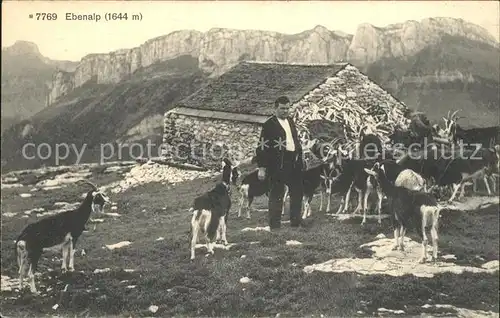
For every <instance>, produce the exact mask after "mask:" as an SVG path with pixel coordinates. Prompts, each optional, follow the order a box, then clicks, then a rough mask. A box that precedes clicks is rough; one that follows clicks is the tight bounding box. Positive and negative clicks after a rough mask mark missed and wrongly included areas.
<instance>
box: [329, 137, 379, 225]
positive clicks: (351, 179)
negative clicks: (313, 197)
mask: <svg viewBox="0 0 500 318" xmlns="http://www.w3.org/2000/svg"><path fill="white" fill-rule="evenodd" d="M346 155H347V153H346V152H345V151H344V150H343V149H342V146H339V147H338V149H337V150H336V152H334V157H335V158H334V165H335V166H334V168H333V169H332V170H334V172H335V174H337V176H336V177H335V178H334V179H333V180H331V183H330V184H331V189H330V193H341V194H344V193H346V195H345V197H343V198H342V200H341V202H340V206H339V208H338V210H337V212H336V214H339V213H340V212H341V211H342V212H347V208H348V205H349V201H350V196H351V191H352V188H353V187H354V189H355V190H356V191H357V192H358V206H357V208H356V209H355V211H354V214H356V213H358V212H360V210H363V221H362V222H361V224H362V225H363V224H365V223H366V210H367V209H368V197H369V195H370V193H371V192H372V191H373V190H375V191H376V192H377V197H378V204H377V209H378V215H379V218H378V222H379V223H382V216H381V209H382V193H381V192H380V187H379V186H378V183H377V180H376V179H375V178H373V177H371V176H370V175H369V174H367V173H366V172H365V171H364V170H363V169H364V168H369V167H372V166H373V164H374V163H375V162H377V161H379V160H380V157H376V159H351V158H347V157H346ZM344 203H345V205H344ZM363 203H364V204H363Z"/></svg>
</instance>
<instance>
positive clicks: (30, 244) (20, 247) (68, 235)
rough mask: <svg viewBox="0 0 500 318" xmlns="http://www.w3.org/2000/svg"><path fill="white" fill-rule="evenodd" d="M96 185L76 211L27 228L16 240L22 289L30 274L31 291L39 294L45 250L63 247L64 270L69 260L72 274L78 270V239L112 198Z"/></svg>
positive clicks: (64, 213)
mask: <svg viewBox="0 0 500 318" xmlns="http://www.w3.org/2000/svg"><path fill="white" fill-rule="evenodd" d="M84 182H86V183H88V184H90V185H91V186H92V190H90V191H89V192H88V193H87V195H86V197H85V199H84V200H83V202H82V204H80V206H79V207H78V208H77V209H76V210H72V211H66V212H62V213H59V214H56V215H52V216H49V217H47V218H44V219H41V220H40V221H38V222H35V223H32V224H29V225H27V226H26V227H25V228H24V229H23V231H22V232H21V234H20V235H19V236H18V238H17V240H16V254H17V263H18V265H19V289H22V288H23V279H24V276H25V274H26V271H27V272H28V273H27V274H28V277H29V279H30V290H31V292H32V293H38V292H37V289H36V287H35V272H36V270H37V265H38V260H39V259H40V256H41V255H42V252H43V249H44V248H49V247H53V246H57V245H59V246H60V247H61V248H62V255H63V257H62V266H61V268H62V270H63V271H66V270H67V268H66V261H67V260H68V258H69V271H74V248H75V246H76V242H77V241H78V238H79V237H80V235H81V234H82V232H83V230H84V229H85V224H86V223H87V221H88V219H89V217H90V213H91V212H92V211H96V212H100V211H102V208H103V206H104V204H105V203H108V202H109V199H108V197H107V196H106V195H105V194H104V193H102V192H100V191H99V190H98V189H97V187H96V186H95V185H93V184H92V183H90V182H88V181H84Z"/></svg>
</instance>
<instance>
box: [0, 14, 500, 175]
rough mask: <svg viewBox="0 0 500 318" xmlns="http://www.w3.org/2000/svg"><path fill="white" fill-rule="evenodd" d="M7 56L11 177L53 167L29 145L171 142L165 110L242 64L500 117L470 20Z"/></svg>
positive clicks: (184, 33) (493, 121)
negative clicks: (327, 67) (368, 84)
mask: <svg viewBox="0 0 500 318" xmlns="http://www.w3.org/2000/svg"><path fill="white" fill-rule="evenodd" d="M2 53H3V54H2V124H3V121H4V116H6V118H14V117H17V121H18V122H17V123H16V124H14V125H12V126H10V127H8V129H4V128H2V150H4V149H6V150H8V151H2V165H3V167H4V168H6V169H12V168H17V167H26V166H30V167H31V166H33V167H36V166H38V165H40V164H50V162H51V160H52V162H53V159H48V160H47V161H46V162H42V161H35V160H31V161H26V160H20V148H21V147H22V144H24V143H25V142H27V141H28V140H29V141H33V142H38V143H40V142H48V143H57V142H68V143H75V144H82V143H86V144H87V145H88V147H92V146H94V147H97V145H98V144H101V143H107V142H110V143H122V142H130V141H141V140H142V141H144V140H146V139H147V138H151V137H152V136H154V137H155V138H156V139H157V140H158V138H159V140H160V141H159V142H161V135H160V134H161V129H162V115H163V113H164V112H165V111H167V110H168V109H170V108H172V107H173V106H174V105H175V103H176V102H178V101H180V100H181V99H182V98H184V97H186V96H188V95H189V94H191V93H193V92H195V91H196V90H197V89H198V88H200V87H202V86H203V85H207V84H209V83H210V81H212V80H213V79H214V78H216V77H217V76H219V75H220V74H222V73H224V72H225V71H227V70H228V69H230V68H231V67H233V66H234V65H236V64H237V63H238V62H239V61H242V60H264V61H276V62H290V63H333V62H339V61H344V62H345V61H347V62H350V63H351V64H353V65H355V66H356V67H358V68H359V69H360V70H361V71H362V72H364V73H365V74H367V75H368V76H369V77H370V78H371V79H372V80H374V81H375V82H377V83H378V84H379V85H381V86H382V87H384V88H385V89H387V90H388V91H389V92H390V93H392V94H393V95H394V96H395V97H397V98H399V99H400V100H401V101H403V102H405V103H406V104H407V105H408V106H409V107H411V108H414V109H418V110H422V111H424V112H426V113H427V114H428V116H429V118H430V119H431V120H432V121H438V120H439V119H440V118H441V117H442V116H443V115H444V114H446V113H447V112H448V110H455V109H461V110H462V112H461V114H462V116H465V117H467V120H466V119H463V121H464V123H463V125H464V126H465V127H467V126H491V125H498V121H499V119H498V115H499V114H498V113H499V76H500V65H499V64H500V62H499V56H500V49H499V43H498V42H497V41H496V40H495V39H494V37H493V36H491V34H489V33H488V32H487V31H486V30H485V29H484V28H482V27H480V26H477V25H474V24H472V23H469V22H467V21H463V20H460V19H452V18H428V19H424V20H422V21H420V22H417V21H406V22H404V23H399V24H394V25H389V26H386V27H383V28H380V27H375V26H373V25H370V24H366V23H365V24H361V25H359V26H358V29H357V31H356V33H355V34H346V33H343V32H340V31H331V30H328V29H326V28H325V27H323V26H319V25H318V26H316V27H314V28H313V29H311V30H306V31H304V32H301V33H298V34H291V35H290V34H281V33H277V32H271V31H259V30H233V29H221V28H214V29H211V30H209V31H207V32H199V31H193V30H181V31H175V32H172V33H170V34H168V35H165V36H161V37H157V38H154V39H150V40H148V41H146V42H145V43H144V44H142V45H140V46H139V47H136V48H132V49H122V50H118V51H114V52H110V53H108V54H89V55H87V56H85V57H83V58H82V59H81V61H80V62H68V61H53V60H50V59H47V58H46V57H43V56H42V55H41V54H40V53H39V52H38V48H37V47H36V45H35V44H33V43H27V42H17V43H16V44H14V45H13V46H11V47H9V48H5V49H2ZM4 69H5V71H4ZM4 114H5V115H4ZM6 153H7V154H6ZM4 154H6V155H4ZM87 159H88V160H95V157H93V155H92V154H90V153H89V157H88V158H87ZM71 160H73V161H74V158H71V157H70V158H68V161H69V162H71Z"/></svg>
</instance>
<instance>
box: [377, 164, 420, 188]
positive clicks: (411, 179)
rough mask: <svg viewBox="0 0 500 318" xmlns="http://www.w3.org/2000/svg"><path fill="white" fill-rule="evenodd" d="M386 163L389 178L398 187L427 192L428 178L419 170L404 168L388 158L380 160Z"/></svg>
mask: <svg viewBox="0 0 500 318" xmlns="http://www.w3.org/2000/svg"><path fill="white" fill-rule="evenodd" d="M379 164H380V165H382V164H383V165H384V167H385V171H386V175H387V178H388V179H389V181H390V182H392V183H394V185H396V186H398V187H405V188H407V189H410V190H415V191H422V190H423V191H424V192H427V182H426V180H425V179H424V178H423V177H422V176H421V175H420V174H418V173H417V172H415V171H413V170H411V169H407V168H404V167H403V166H401V165H399V164H398V163H397V162H396V161H395V160H391V159H386V160H383V161H380V162H379Z"/></svg>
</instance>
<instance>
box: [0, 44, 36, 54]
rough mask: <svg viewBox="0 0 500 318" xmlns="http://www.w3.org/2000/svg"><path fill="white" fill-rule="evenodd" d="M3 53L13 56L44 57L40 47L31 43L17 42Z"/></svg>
mask: <svg viewBox="0 0 500 318" xmlns="http://www.w3.org/2000/svg"><path fill="white" fill-rule="evenodd" d="M2 51H4V52H6V53H10V54H12V55H36V56H42V55H41V54H40V50H38V46H37V45H36V44H35V43H33V42H29V41H16V42H15V43H14V44H13V45H11V46H8V47H6V48H3V49H2Z"/></svg>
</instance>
